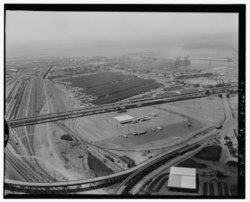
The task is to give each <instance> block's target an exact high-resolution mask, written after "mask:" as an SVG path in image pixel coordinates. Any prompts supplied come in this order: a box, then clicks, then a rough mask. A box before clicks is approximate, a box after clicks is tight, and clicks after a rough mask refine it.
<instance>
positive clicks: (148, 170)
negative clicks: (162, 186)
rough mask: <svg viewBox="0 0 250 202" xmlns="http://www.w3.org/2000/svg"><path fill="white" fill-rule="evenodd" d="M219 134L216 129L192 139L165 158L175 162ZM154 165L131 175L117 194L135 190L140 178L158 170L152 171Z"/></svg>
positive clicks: (148, 165)
mask: <svg viewBox="0 0 250 202" xmlns="http://www.w3.org/2000/svg"><path fill="white" fill-rule="evenodd" d="M217 134H218V130H217V129H214V130H213V131H211V132H209V133H207V134H205V135H202V136H201V137H198V138H196V139H192V140H191V141H189V142H188V143H186V144H184V145H183V146H182V147H180V148H179V150H177V151H174V152H169V153H168V154H167V155H165V158H166V157H170V158H169V159H168V161H169V160H173V159H175V158H178V157H179V154H185V153H186V152H188V151H190V149H191V150H192V148H194V149H197V148H195V146H196V145H199V144H203V143H204V142H207V141H208V140H210V139H211V138H213V137H214V136H215V135H217ZM178 153H179V154H178ZM176 154H177V155H176ZM165 158H164V159H165ZM159 159H160V157H159ZM179 160H180V159H178V162H179ZM158 162H159V161H158ZM154 163H155V162H149V163H148V164H146V165H145V166H143V167H141V168H140V169H138V170H137V171H136V172H134V173H133V174H132V175H130V176H129V177H128V178H127V179H126V180H125V181H123V182H122V183H121V184H120V185H119V187H118V188H117V189H116V190H115V194H122V193H123V192H124V191H128V190H127V189H128V186H129V187H130V188H133V187H134V186H135V185H136V184H137V183H138V181H139V180H141V179H140V178H144V177H145V176H146V175H148V174H150V173H151V172H152V171H153V170H154V169H156V168H154V169H151V167H154ZM166 163H167V161H164V162H163V165H164V164H166ZM175 163H176V162H175ZM171 165H172V164H171ZM142 174H144V175H142ZM136 176H140V178H139V179H138V181H136V180H135V178H136ZM141 185H142V184H141Z"/></svg>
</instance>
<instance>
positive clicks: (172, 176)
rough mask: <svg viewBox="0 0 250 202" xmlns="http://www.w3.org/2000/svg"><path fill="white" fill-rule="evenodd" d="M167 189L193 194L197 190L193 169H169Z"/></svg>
mask: <svg viewBox="0 0 250 202" xmlns="http://www.w3.org/2000/svg"><path fill="white" fill-rule="evenodd" d="M168 188H169V190H171V191H183V192H195V191H196V188H197V185H196V170H195V168H183V167H171V168H170V173H169V180H168Z"/></svg>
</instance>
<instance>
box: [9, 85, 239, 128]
mask: <svg viewBox="0 0 250 202" xmlns="http://www.w3.org/2000/svg"><path fill="white" fill-rule="evenodd" d="M235 88H238V86H225V87H219V88H212V89H208V90H200V91H197V92H193V93H185V94H180V95H174V96H173V95H172V96H168V95H161V96H158V97H155V98H145V99H137V100H128V101H124V102H118V103H114V104H107V105H101V106H94V107H88V108H83V109H77V110H72V111H66V112H59V113H51V114H43V115H39V116H33V117H26V118H21V119H14V120H7V124H8V125H9V127H12V128H13V127H21V126H27V125H35V124H41V123H47V122H54V121H59V120H66V119H72V118H77V117H84V116H90V115H95V114H101V113H107V112H112V111H118V110H120V109H121V108H126V109H132V108H138V107H145V106H150V105H157V104H163V103H170V102H177V101H182V100H188V99H195V98H200V97H205V96H209V95H211V94H218V93H223V92H225V90H230V89H235ZM208 91H209V93H207V92H208Z"/></svg>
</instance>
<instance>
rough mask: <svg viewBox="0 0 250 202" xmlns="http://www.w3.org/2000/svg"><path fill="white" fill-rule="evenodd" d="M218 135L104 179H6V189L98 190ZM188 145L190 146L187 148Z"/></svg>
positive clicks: (208, 135) (44, 190)
mask: <svg viewBox="0 0 250 202" xmlns="http://www.w3.org/2000/svg"><path fill="white" fill-rule="evenodd" d="M216 133H218V130H217V129H214V130H213V131H211V132H209V133H208V134H205V135H204V134H203V133H202V135H201V136H198V137H197V138H196V139H192V140H191V141H190V143H189V142H187V143H186V144H182V145H180V146H177V147H176V148H174V149H172V150H168V151H165V152H163V153H161V154H159V155H158V156H155V157H153V158H151V159H149V160H147V161H144V162H143V163H141V164H139V165H136V166H134V167H132V168H129V169H127V170H124V171H120V172H117V173H114V174H111V175H106V176H102V177H96V178H91V179H83V180H72V181H66V182H51V183H35V182H21V181H16V180H9V179H5V187H6V189H7V190H15V191H21V192H27V193H43V192H44V193H60V192H61V191H62V190H64V191H65V187H67V192H79V191H86V190H90V189H97V188H100V187H104V186H107V185H110V184H112V183H117V182H120V181H122V180H123V179H125V178H126V177H128V176H129V175H130V174H132V173H133V172H135V171H137V170H138V169H142V170H143V169H145V168H148V166H152V165H154V164H155V163H157V162H159V161H160V160H162V159H165V158H167V157H169V155H172V154H175V153H176V152H178V151H182V150H183V149H184V150H186V149H187V148H189V146H192V145H195V144H198V143H200V142H201V141H207V139H208V138H211V137H212V136H214V135H215V134H216ZM187 144H188V145H189V146H187Z"/></svg>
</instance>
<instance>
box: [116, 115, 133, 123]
mask: <svg viewBox="0 0 250 202" xmlns="http://www.w3.org/2000/svg"><path fill="white" fill-rule="evenodd" d="M114 119H116V120H117V121H119V122H123V121H130V120H133V119H134V117H133V116H130V115H127V114H125V115H121V116H116V117H114Z"/></svg>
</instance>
